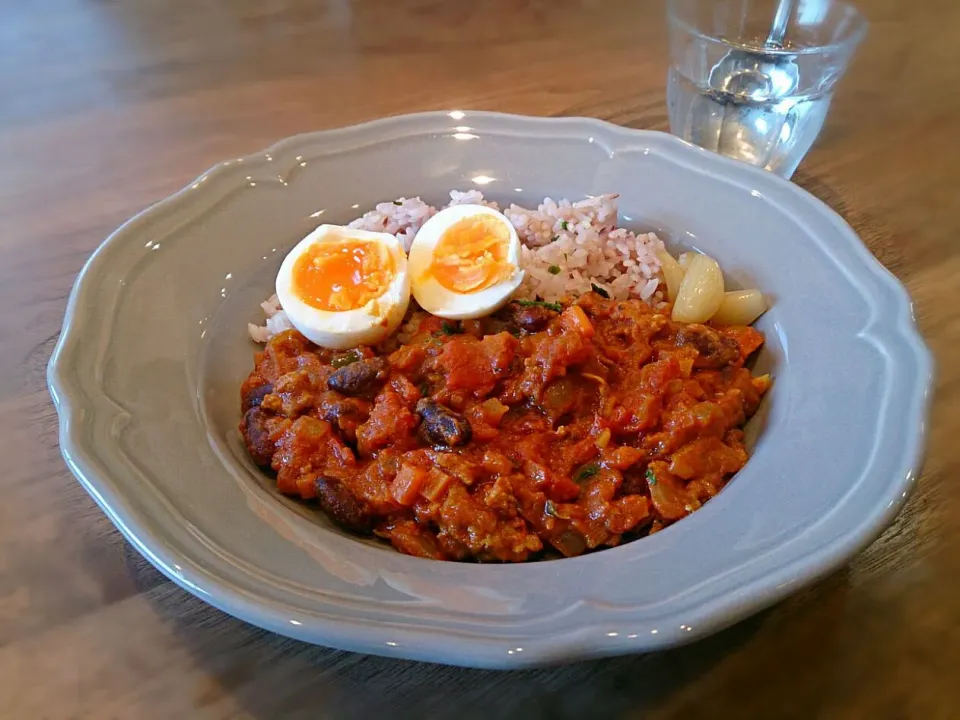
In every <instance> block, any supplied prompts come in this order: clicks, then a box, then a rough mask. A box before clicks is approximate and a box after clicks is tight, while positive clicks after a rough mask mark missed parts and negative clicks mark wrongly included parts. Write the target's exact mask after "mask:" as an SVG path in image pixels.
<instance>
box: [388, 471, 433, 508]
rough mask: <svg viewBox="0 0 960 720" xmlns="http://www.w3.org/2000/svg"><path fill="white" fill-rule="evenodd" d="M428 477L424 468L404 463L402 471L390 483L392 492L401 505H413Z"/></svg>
mask: <svg viewBox="0 0 960 720" xmlns="http://www.w3.org/2000/svg"><path fill="white" fill-rule="evenodd" d="M426 479H427V473H426V471H425V470H423V469H422V468H418V467H415V466H413V465H402V466H401V467H400V472H398V473H397V476H396V477H395V478H394V479H393V483H392V484H391V485H390V494H391V495H393V499H394V500H396V501H397V502H398V503H400V504H401V505H404V506H410V505H413V503H414V502H415V501H416V499H417V495H418V494H419V493H420V488H422V487H423V484H424V482H425V481H426Z"/></svg>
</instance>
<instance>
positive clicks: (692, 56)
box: [667, 0, 867, 178]
mask: <svg viewBox="0 0 960 720" xmlns="http://www.w3.org/2000/svg"><path fill="white" fill-rule="evenodd" d="M778 6H779V7H780V8H781V11H782V9H783V8H786V9H788V10H789V16H788V19H787V23H786V33H785V35H784V36H783V37H782V40H780V39H778V38H772V37H771V36H770V35H769V34H770V30H771V26H772V25H773V21H774V16H775V15H776V14H777V10H778ZM668 18H669V25H670V27H669V29H670V72H669V75H668V78H667V107H668V110H669V114H670V130H671V132H673V134H675V135H678V136H680V137H681V138H683V139H684V140H687V141H689V142H692V143H694V144H696V145H699V146H701V147H704V148H707V149H708V150H713V151H715V152H718V153H721V154H722V155H728V156H730V157H733V158H736V159H738V160H743V161H744V162H748V163H750V164H751V165H758V166H760V167H762V168H765V169H766V170H769V171H771V172H773V173H776V174H777V175H780V176H782V177H786V178H789V177H790V176H791V175H793V172H794V170H796V169H797V165H799V164H800V161H801V160H802V159H803V156H804V155H805V154H806V153H807V151H808V150H809V149H810V146H811V145H813V141H814V140H815V139H816V137H817V134H818V133H819V132H820V128H821V127H823V121H824V119H825V118H826V115H827V109H828V108H829V107H830V100H831V98H832V97H833V90H834V87H835V85H836V83H837V81H838V80H839V79H840V76H841V75H843V72H844V70H846V68H847V64H848V63H849V61H850V58H851V57H852V56H853V52H854V50H855V49H856V47H857V45H858V44H859V42H860V41H861V40H862V39H863V36H864V35H865V34H866V30H867V23H866V20H864V18H863V16H862V15H860V13H858V12H857V11H856V9H854V8H853V7H852V6H850V5H847V4H845V3H843V2H839V1H835V0H794V2H793V3H792V6H791V5H786V6H784V5H782V4H781V3H778V2H777V0H668Z"/></svg>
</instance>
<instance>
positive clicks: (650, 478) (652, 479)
mask: <svg viewBox="0 0 960 720" xmlns="http://www.w3.org/2000/svg"><path fill="white" fill-rule="evenodd" d="M643 476H644V477H645V478H646V479H647V485H656V484H657V476H656V475H654V474H653V470H651V469H650V468H647V471H646V472H645V473H644V474H643Z"/></svg>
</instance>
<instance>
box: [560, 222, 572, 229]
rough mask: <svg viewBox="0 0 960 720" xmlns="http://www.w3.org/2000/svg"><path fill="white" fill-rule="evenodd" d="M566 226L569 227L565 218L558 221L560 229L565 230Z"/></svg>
mask: <svg viewBox="0 0 960 720" xmlns="http://www.w3.org/2000/svg"><path fill="white" fill-rule="evenodd" d="M568 227H570V226H569V225H568V224H567V221H566V220H561V221H560V229H561V230H566V229H567V228H568Z"/></svg>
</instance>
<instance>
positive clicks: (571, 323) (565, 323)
mask: <svg viewBox="0 0 960 720" xmlns="http://www.w3.org/2000/svg"><path fill="white" fill-rule="evenodd" d="M560 327H562V328H563V329H564V330H572V331H573V332H578V333H580V334H581V335H583V336H584V337H585V338H587V339H589V338H592V337H593V323H592V322H590V318H588V317H587V314H586V313H585V312H584V311H583V308H581V307H580V306H579V305H571V306H570V307H568V308H567V309H566V310H564V311H563V314H562V315H561V316H560Z"/></svg>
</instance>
